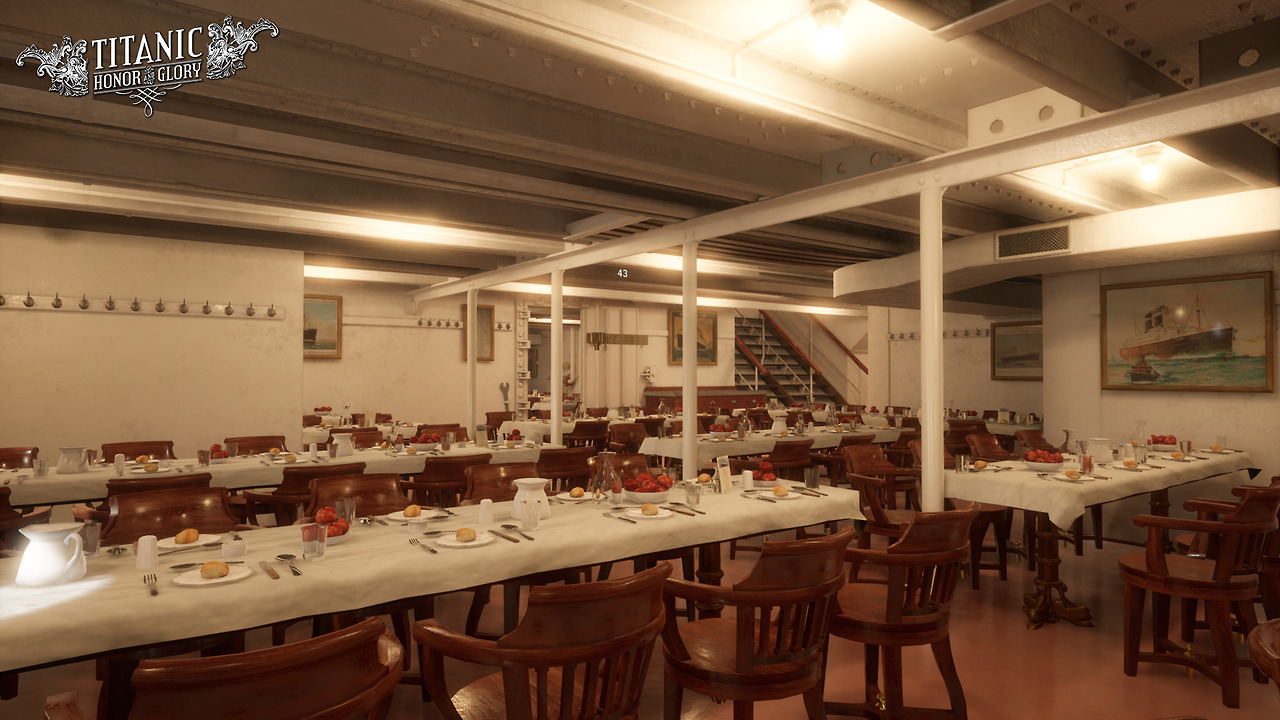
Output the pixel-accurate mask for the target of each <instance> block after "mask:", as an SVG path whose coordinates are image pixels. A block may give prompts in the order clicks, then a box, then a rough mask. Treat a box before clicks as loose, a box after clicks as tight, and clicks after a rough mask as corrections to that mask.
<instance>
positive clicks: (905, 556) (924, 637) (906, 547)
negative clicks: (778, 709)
mask: <svg viewBox="0 0 1280 720" xmlns="http://www.w3.org/2000/svg"><path fill="white" fill-rule="evenodd" d="M977 514H978V508H977V505H976V504H974V503H970V504H969V505H968V506H966V507H963V508H960V509H957V510H952V511H947V512H927V513H918V514H917V515H916V516H915V517H914V518H913V519H912V520H911V521H910V522H909V523H908V524H907V527H906V529H905V531H904V532H903V533H902V537H901V539H900V540H898V541H897V542H895V543H893V544H892V545H890V546H889V547H888V548H887V549H883V550H872V549H868V548H862V547H859V548H849V549H848V550H847V551H846V553H845V556H846V558H847V559H848V560H849V561H850V562H851V568H850V576H849V583H848V584H847V585H845V586H844V588H843V589H841V590H840V593H839V595H838V596H837V597H838V601H839V610H838V611H837V613H836V615H835V617H834V618H832V620H831V634H832V635H833V636H835V637H839V638H843V639H845V640H852V641H854V642H859V643H863V645H864V646H865V648H864V651H865V662H864V682H863V687H864V688H865V693H866V694H865V698H866V700H865V701H864V702H862V703H856V704H855V703H836V702H827V703H824V707H825V709H826V712H827V713H828V714H832V715H860V716H862V717H878V718H879V717H886V718H902V717H917V716H923V713H937V715H930V717H934V716H937V717H942V716H946V717H954V718H965V717H967V710H966V705H965V699H964V688H963V687H962V686H961V685H960V678H959V676H958V675H957V673H956V665H955V661H954V659H953V658H952V656H951V634H950V617H951V601H952V599H953V598H954V597H955V591H956V585H957V583H958V581H959V578H960V567H961V564H962V563H963V562H964V559H965V557H966V556H967V555H968V554H969V541H968V538H969V536H970V525H971V523H972V522H973V520H974V518H975V517H977ZM868 566H876V567H875V570H876V571H878V572H876V573H870V572H869V573H867V574H868V575H871V574H876V575H877V577H876V579H875V580H873V581H871V582H865V581H861V579H862V578H861V574H862V571H863V570H864V569H868ZM879 572H885V573H887V575H888V577H887V578H884V577H880V576H878V575H879ZM918 645H928V646H929V647H930V649H931V650H932V651H933V658H934V662H936V663H937V665H938V671H939V672H940V673H941V674H942V680H943V683H944V684H945V686H946V688H947V696H948V698H949V699H950V701H951V709H950V712H949V713H947V712H946V711H938V710H918V711H917V712H920V713H921V715H916V714H913V713H912V710H915V709H908V708H904V707H903V698H902V680H903V673H902V648H904V647H910V646H918ZM882 658H883V662H884V668H885V673H884V674H885V677H884V683H883V686H882V685H881V682H880V663H881V659H882ZM824 677H825V673H824ZM830 680H831V681H832V683H833V684H834V683H835V682H837V679H836V678H834V677H832V678H830ZM838 682H839V683H840V684H841V685H844V686H850V685H856V682H854V681H853V679H852V678H839V680H838Z"/></svg>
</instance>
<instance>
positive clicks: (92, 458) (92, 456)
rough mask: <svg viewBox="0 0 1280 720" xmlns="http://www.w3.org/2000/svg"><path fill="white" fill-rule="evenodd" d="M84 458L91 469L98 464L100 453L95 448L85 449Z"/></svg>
mask: <svg viewBox="0 0 1280 720" xmlns="http://www.w3.org/2000/svg"><path fill="white" fill-rule="evenodd" d="M84 457H85V459H86V460H88V461H89V465H90V467H92V466H93V464H94V463H96V462H98V451H97V450H94V449H93V448H85V451H84Z"/></svg>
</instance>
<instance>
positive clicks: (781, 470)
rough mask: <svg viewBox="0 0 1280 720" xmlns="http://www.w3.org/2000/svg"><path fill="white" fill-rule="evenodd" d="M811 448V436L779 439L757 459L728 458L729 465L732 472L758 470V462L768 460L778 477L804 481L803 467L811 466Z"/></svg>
mask: <svg viewBox="0 0 1280 720" xmlns="http://www.w3.org/2000/svg"><path fill="white" fill-rule="evenodd" d="M812 449H813V438H808V439H806V440H780V441H778V443H777V444H776V445H774V446H773V450H771V451H769V454H768V455H765V456H764V457H762V458H760V459H759V460H746V459H739V458H729V467H730V469H731V470H732V471H733V473H734V474H737V473H741V472H750V471H752V470H759V469H760V463H762V462H765V461H768V462H769V463H770V464H772V465H773V474H774V475H777V476H778V477H779V478H780V479H783V480H790V481H793V482H801V483H802V482H804V469H805V468H807V467H812V466H813V461H812V460H811V459H810V452H811V451H812Z"/></svg>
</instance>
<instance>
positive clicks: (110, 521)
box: [101, 487, 255, 545]
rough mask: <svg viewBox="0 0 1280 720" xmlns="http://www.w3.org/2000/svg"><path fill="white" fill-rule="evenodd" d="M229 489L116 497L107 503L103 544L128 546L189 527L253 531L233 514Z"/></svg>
mask: <svg viewBox="0 0 1280 720" xmlns="http://www.w3.org/2000/svg"><path fill="white" fill-rule="evenodd" d="M227 497H228V494H227V489H226V488H223V487H213V488H199V487H197V488H173V489H169V490H144V491H141V492H131V493H125V494H123V495H116V496H114V497H111V498H109V499H108V500H107V512H108V516H107V523H106V525H105V526H104V527H103V528H102V539H101V540H102V544H103V545H128V544H130V543H132V542H133V541H134V540H137V539H138V538H140V537H142V536H143V535H155V536H156V537H161V538H162V537H166V536H172V535H177V534H178V533H179V532H180V531H182V530H184V529H186V528H195V529H197V530H199V531H200V532H202V533H209V534H213V533H224V532H229V531H232V530H253V529H255V526H253V525H243V524H241V523H240V520H239V519H238V518H237V517H236V516H235V515H233V514H231V508H230V507H229V506H228V504H227Z"/></svg>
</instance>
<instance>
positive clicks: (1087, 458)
mask: <svg viewBox="0 0 1280 720" xmlns="http://www.w3.org/2000/svg"><path fill="white" fill-rule="evenodd" d="M1080 472H1082V473H1091V472H1093V456H1092V455H1081V456H1080Z"/></svg>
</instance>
